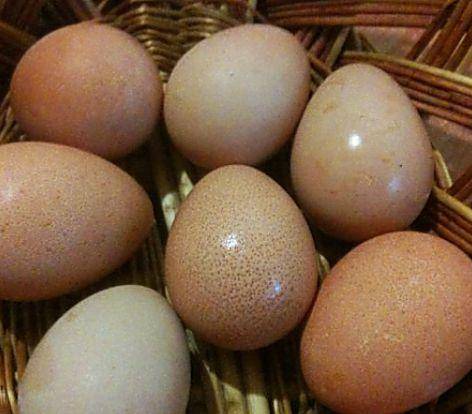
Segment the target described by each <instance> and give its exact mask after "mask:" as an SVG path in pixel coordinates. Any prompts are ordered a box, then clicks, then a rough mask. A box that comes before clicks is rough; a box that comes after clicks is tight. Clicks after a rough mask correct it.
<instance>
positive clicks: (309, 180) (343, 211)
mask: <svg viewBox="0 0 472 414" xmlns="http://www.w3.org/2000/svg"><path fill="white" fill-rule="evenodd" d="M291 175H292V181H293V185H294V189H295V192H296V194H297V197H298V200H299V201H300V203H301V205H302V206H303V208H304V210H305V211H306V212H307V214H308V215H309V216H310V218H311V219H312V220H313V222H314V223H315V224H316V225H317V227H319V228H320V229H321V230H323V231H324V232H325V233H328V234H330V235H331V236H334V237H336V238H339V239H343V240H346V241H363V240H366V239H369V238H371V237H374V236H376V235H379V234H382V233H387V232H391V231H398V230H404V229H406V228H407V227H408V226H409V225H410V224H411V223H412V222H413V220H415V218H416V217H417V216H418V215H419V213H420V212H421V210H422V209H423V207H424V205H425V203H426V201H427V199H428V196H429V194H430V191H431V187H432V184H433V175H434V162H433V154H432V148H431V144H430V141H429V138H428V135H427V133H426V130H425V128H424V125H423V123H422V120H421V118H420V117H419V115H418V113H417V111H416V109H415V108H414V107H413V105H412V103H411V101H410V100H409V99H408V97H407V95H406V94H405V93H404V92H403V90H402V89H401V87H400V86H399V85H398V84H397V83H396V82H395V81H394V80H393V79H392V78H391V77H390V76H389V75H387V74H386V73H385V72H383V71H382V70H380V69H377V68H375V67H373V66H369V65H364V64H354V65H348V66H345V67H343V68H341V69H339V70H337V71H335V72H334V73H333V74H332V75H331V76H329V77H328V78H327V79H326V81H325V82H324V83H323V84H322V85H321V86H320V88H319V89H318V90H317V91H316V93H315V94H314V96H313V97H312V99H311V100H310V102H309V104H308V106H307V109H306V111H305V113H304V114H303V118H302V120H301V122H300V126H299V128H298V130H297V133H296V136H295V141H294V145H293V150H292V159H291Z"/></svg>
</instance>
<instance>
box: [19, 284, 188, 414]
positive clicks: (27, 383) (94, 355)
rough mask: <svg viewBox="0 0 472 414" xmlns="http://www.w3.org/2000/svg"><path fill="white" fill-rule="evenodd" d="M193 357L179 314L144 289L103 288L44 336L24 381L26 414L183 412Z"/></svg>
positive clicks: (21, 397)
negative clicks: (191, 357) (190, 353)
mask: <svg viewBox="0 0 472 414" xmlns="http://www.w3.org/2000/svg"><path fill="white" fill-rule="evenodd" d="M189 387H190V358H189V352H188V350H187V346H186V342H185V334H184V330H183V329H182V326H181V324H180V321H179V319H178V318H177V315H176V314H175V312H174V311H173V310H172V309H171V307H170V306H169V304H168V303H167V302H166V300H165V299H164V298H163V297H162V296H161V295H159V294H158V293H157V292H154V291H153V290H151V289H149V288H145V287H142V286H132V285H129V286H119V287H114V288H111V289H107V290H105V291H102V292H100V293H97V294H95V295H93V296H91V297H89V298H87V299H85V300H83V301H82V302H80V303H79V304H77V305H76V306H74V307H73V308H72V309H71V310H69V311H68V312H67V313H66V314H65V315H64V316H62V318H61V319H59V320H58V321H57V322H56V323H55V324H54V325H53V326H52V328H51V329H50V330H49V331H48V332H47V334H46V336H45V337H44V338H43V339H42V340H41V342H40V343H39V345H38V346H37V348H36V349H35V350H34V352H33V355H32V357H31V359H30V361H29V363H28V365H27V367H26V371H25V374H24V376H23V378H22V380H21V382H20V386H19V407H20V412H21V414H64V413H67V414H98V413H101V414H124V413H133V414H184V413H185V407H186V405H187V400H188V395H189Z"/></svg>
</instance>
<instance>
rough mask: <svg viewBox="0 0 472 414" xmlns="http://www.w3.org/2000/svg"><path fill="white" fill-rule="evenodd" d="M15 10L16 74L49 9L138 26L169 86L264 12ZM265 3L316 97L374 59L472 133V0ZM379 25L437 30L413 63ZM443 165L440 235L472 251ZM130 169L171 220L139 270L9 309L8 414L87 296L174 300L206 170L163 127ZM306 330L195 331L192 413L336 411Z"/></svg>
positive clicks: (453, 396)
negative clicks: (64, 321) (233, 347)
mask: <svg viewBox="0 0 472 414" xmlns="http://www.w3.org/2000/svg"><path fill="white" fill-rule="evenodd" d="M4 3H5V4H6V5H5V6H4V7H3V9H2V8H0V10H2V14H0V19H1V20H0V42H2V43H3V42H5V43H6V44H9V46H10V48H9V49H8V50H6V51H5V52H3V50H2V52H0V67H1V68H2V70H3V73H5V74H8V73H11V70H12V69H13V66H14V64H15V62H16V61H17V60H18V58H19V56H20V55H21V53H22V52H23V51H24V50H25V49H26V48H27V47H28V46H29V45H30V44H31V43H32V42H33V41H34V39H35V37H37V36H38V31H37V30H36V27H37V26H38V24H37V23H38V22H39V13H40V11H41V12H42V13H44V15H45V16H47V18H48V19H49V21H50V25H51V27H58V26H60V25H64V24H68V23H70V22H72V21H74V20H83V19H89V18H91V17H94V18H98V17H100V18H101V19H102V20H103V21H104V22H106V23H109V24H112V25H114V26H116V27H119V28H121V29H123V30H126V31H127V32H129V33H130V34H132V35H133V36H135V37H136V38H137V39H138V40H139V41H140V42H141V43H142V44H143V45H144V46H145V47H146V49H147V50H148V51H149V52H150V53H151V55H152V57H153V58H154V60H155V61H156V63H157V64H158V66H159V69H160V75H161V77H162V79H163V80H164V81H166V80H167V79H168V76H169V74H170V72H171V71H172V68H173V67H174V66H175V64H176V62H177V61H178V59H179V58H180V57H181V56H182V54H183V53H185V51H186V50H188V49H189V48H191V47H192V46H193V45H194V44H195V43H197V42H198V41H200V40H202V39H204V38H206V37H208V36H210V35H212V34H213V33H215V32H217V31H220V30H223V29H225V28H228V27H231V26H235V25H238V24H242V23H247V22H251V21H252V20H253V19H254V17H257V16H256V14H255V12H254V10H255V7H256V6H257V5H256V3H255V2H254V1H251V2H249V3H247V4H246V7H245V8H244V7H243V8H242V4H243V5H244V3H242V2H241V1H231V2H227V3H221V2H204V3H198V2H193V1H178V0H175V1H161V0H147V1H146V0H101V1H96V2H95V3H93V2H92V1H91V0H68V1H67V2H61V1H58V0H57V1H56V0H49V1H45V0H43V1H36V0H26V1H21V2H15V1H14V0H13V1H6V2H4ZM347 3H349V4H347ZM265 6H266V10H265V14H266V16H267V18H268V19H269V20H270V21H271V22H272V23H275V24H280V25H285V26H287V27H291V28H292V27H293V28H296V29H295V35H296V36H297V38H298V39H299V40H300V42H301V43H302V44H303V46H304V47H305V48H306V49H307V53H308V56H309V59H310V62H311V64H312V71H311V73H312V81H313V82H312V89H313V90H315V89H316V87H317V86H319V85H320V84H321V82H322V81H323V79H324V78H325V77H326V76H328V75H329V74H330V73H331V71H332V69H333V68H335V67H337V66H339V65H342V64H347V63H350V62H358V61H363V62H369V63H372V64H375V65H377V66H379V67H382V68H383V69H385V70H387V71H388V72H389V73H391V74H392V75H393V76H394V77H395V78H396V79H397V81H399V83H400V84H401V85H402V86H403V87H404V88H405V90H406V91H407V93H408V94H409V95H410V97H411V98H412V99H413V101H414V103H415V104H416V105H417V107H418V108H419V109H420V110H421V111H422V112H424V113H427V114H433V115H435V116H438V117H441V118H442V119H447V120H450V121H452V122H456V123H459V124H461V125H463V126H465V127H469V128H470V127H472V125H471V119H472V116H471V115H472V102H471V100H472V81H471V78H469V77H467V76H464V75H461V74H459V73H456V72H455V71H456V70H458V69H460V68H461V67H462V66H463V65H464V57H465V56H466V54H467V52H468V51H469V49H470V44H471V37H472V35H471V32H472V30H470V25H471V18H470V13H471V11H470V2H468V1H463V0H452V1H445V0H444V1H443V0H414V1H405V0H390V1H388V0H384V1H372V0H370V1H360V0H350V1H349V2H347V1H340V0H324V1H305V2H303V3H296V4H294V3H293V2H291V1H288V0H267V1H266V2H265ZM5 11H7V12H5ZM336 16H337V17H336ZM315 23H316V26H314V24H315ZM339 24H342V25H343V27H340V26H339ZM370 24H375V25H376V26H379V25H389V26H396V25H401V26H404V25H407V26H410V27H413V26H422V27H425V28H426V29H425V31H424V33H423V36H422V37H420V40H419V41H418V42H417V43H416V45H414V47H413V48H412V49H411V51H410V52H409V53H408V54H407V55H406V56H404V57H398V56H397V57H394V56H391V55H384V54H382V53H379V52H378V51H377V50H376V48H375V47H374V46H372V44H371V43H370V42H369V40H368V39H367V38H366V37H365V36H364V35H363V34H362V33H360V32H359V31H358V30H356V28H355V27H354V28H353V27H352V26H353V25H370ZM347 49H350V50H347ZM15 51H16V53H15ZM18 51H19V53H18ZM24 138H25V137H24V136H23V135H22V133H21V131H20V130H19V128H18V126H17V125H16V123H15V122H14V119H13V116H12V113H11V109H10V108H9V100H8V94H6V95H5V97H4V99H3V101H2V104H1V106H0V143H5V142H8V141H15V140H20V139H24ZM288 156H289V153H288V149H284V150H283V151H282V152H281V154H279V155H277V156H276V157H275V158H274V159H273V160H272V161H271V162H270V163H269V164H267V165H266V166H264V169H265V170H266V171H267V172H268V173H270V174H271V175H272V176H274V177H275V178H276V179H277V180H278V181H279V182H281V183H282V184H283V185H284V186H285V187H288V186H289V183H290V179H289V176H288V162H287V160H288ZM435 160H436V182H437V186H436V187H435V189H434V193H433V195H434V196H433V198H432V200H431V204H430V206H428V208H427V209H426V211H425V214H424V217H425V218H426V219H427V220H429V222H430V223H431V227H432V228H433V229H435V230H436V231H437V232H438V233H439V234H440V235H442V236H443V237H445V238H447V239H449V240H451V241H453V242H454V243H456V244H457V245H458V246H460V247H461V248H463V249H464V250H465V251H468V252H469V253H471V252H472V250H470V249H471V246H472V237H471V235H472V212H471V209H470V206H469V205H468V204H467V202H466V201H467V199H468V198H470V195H471V193H472V184H471V182H472V168H469V170H467V171H465V172H464V174H463V175H462V176H461V177H460V178H459V179H458V180H456V181H455V183H453V182H452V179H451V176H450V174H449V172H448V169H447V165H446V162H445V161H444V159H443V158H442V156H441V154H440V153H439V152H438V151H435ZM123 167H124V168H126V169H127V170H128V171H130V172H131V173H136V172H138V173H139V171H141V172H143V170H144V174H143V175H139V174H138V177H137V178H138V180H140V181H141V182H142V183H143V185H144V186H145V188H146V189H147V190H148V191H149V192H150V193H151V196H152V197H153V198H154V199H156V200H158V202H159V204H160V207H161V214H162V215H161V216H160V217H157V222H158V226H156V227H155V228H153V230H152V234H151V235H150V237H149V239H148V240H147V241H146V243H145V244H144V245H143V247H142V249H141V250H140V251H139V252H138V253H137V255H136V256H135V257H134V258H133V259H132V260H131V261H130V262H129V263H128V264H127V265H125V266H124V267H123V268H122V269H120V270H118V271H117V272H115V274H113V275H112V276H110V277H109V278H107V279H105V280H104V281H102V282H100V283H99V284H97V285H96V286H93V287H90V288H89V289H86V290H85V291H83V292H79V293H78V294H74V295H69V296H66V297H63V298H59V299H57V300H53V301H47V302H43V303H37V304H29V303H27V304H13V303H9V302H4V303H2V304H1V306H0V316H1V318H0V320H1V321H2V325H1V327H0V341H1V342H0V343H1V355H2V364H0V412H2V413H3V412H5V413H13V414H16V413H17V412H18V408H17V405H16V387H17V384H18V381H19V380H20V379H21V375H22V373H23V372H24V369H25V366H26V362H27V358H28V356H29V355H30V354H31V352H32V350H33V349H34V347H35V345H36V344H37V342H38V341H39V339H40V338H41V336H42V335H43V334H44V332H45V331H46V330H47V328H48V327H49V326H51V324H52V323H53V322H54V321H55V320H56V319H57V318H58V317H59V316H60V315H61V314H62V313H64V312H65V311H66V310H67V309H68V308H70V306H72V305H73V304H74V303H75V302H76V301H77V300H80V299H81V298H83V297H85V296H87V295H89V294H91V293H92V292H93V291H96V290H98V289H102V288H104V287H106V286H111V285H114V284H120V283H138V284H144V285H147V286H150V287H153V288H155V289H157V290H158V291H160V292H162V293H164V294H165V285H164V279H163V274H164V269H163V255H164V251H163V245H164V241H165V237H166V235H167V231H168V229H169V228H170V226H171V225H172V222H173V220H174V218H175V215H176V213H177V211H178V209H179V206H180V204H181V203H182V201H183V200H185V198H186V197H187V196H188V194H189V193H190V192H191V190H192V188H193V183H194V182H195V181H196V180H197V179H198V177H199V175H200V172H199V171H198V170H196V169H195V168H194V167H193V166H192V165H190V164H189V163H188V162H187V161H186V160H184V159H183V158H182V157H181V156H180V155H179V154H178V153H177V152H176V151H175V150H174V149H173V148H172V147H171V146H170V145H169V140H168V138H167V136H166V132H165V130H164V129H162V128H160V129H159V130H157V131H156V132H155V136H154V137H153V139H152V140H151V142H150V143H149V144H148V147H147V148H146V149H143V150H141V151H139V152H138V154H137V155H133V156H132V157H131V158H130V159H128V160H125V161H124V162H123ZM287 189H288V190H289V191H290V188H287ZM319 250H320V251H321V250H323V249H322V248H320V249H319ZM318 262H319V264H320V266H319V269H320V275H319V276H320V281H321V280H322V279H323V277H324V275H325V274H326V273H327V272H328V271H329V264H328V261H327V260H326V258H325V257H324V256H322V255H319V257H318ZM298 335H299V333H298V332H294V333H293V334H292V335H290V336H289V337H287V338H286V339H284V340H282V341H281V342H280V343H277V344H275V345H274V346H272V347H269V348H268V349H267V350H264V351H255V352H250V353H238V352H229V351H224V350H221V349H217V348H215V347H212V346H209V345H207V344H204V343H201V342H199V341H198V340H196V339H195V337H194V336H193V334H192V333H191V332H188V341H189V346H190V349H191V352H192V357H193V358H192V359H193V362H192V363H193V368H194V371H193V372H194V375H193V380H192V392H191V397H190V403H189V412H190V413H206V412H209V413H221V414H223V413H230V414H236V413H245V414H269V413H274V414H289V413H300V414H308V413H310V414H314V413H317V414H323V413H328V412H329V410H327V409H326V408H324V407H322V406H321V405H320V404H318V403H317V402H315V401H313V399H312V397H311V396H310V395H309V393H308V392H307V390H306V388H305V386H304V383H303V379H302V376H301V372H300V369H299V367H298V364H297V360H298ZM471 390H472V381H471V379H470V377H469V378H466V379H465V380H464V381H463V382H462V383H461V384H460V385H459V386H458V387H455V388H454V389H453V390H452V391H451V392H449V393H448V394H447V395H446V396H445V397H441V398H440V400H439V401H438V402H436V403H432V404H429V405H428V407H425V408H424V409H419V410H415V412H416V413H420V412H423V413H426V412H428V413H430V412H431V413H444V414H446V413H453V412H454V411H455V410H456V409H458V408H460V407H463V406H466V405H467V404H468V403H470V402H472V392H471Z"/></svg>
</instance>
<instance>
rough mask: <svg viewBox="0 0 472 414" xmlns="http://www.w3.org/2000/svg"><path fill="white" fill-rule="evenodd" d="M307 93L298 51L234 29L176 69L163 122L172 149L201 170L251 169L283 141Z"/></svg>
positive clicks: (268, 33)
mask: <svg viewBox="0 0 472 414" xmlns="http://www.w3.org/2000/svg"><path fill="white" fill-rule="evenodd" d="M309 91H310V68H309V64H308V59H307V56H306V52H305V51H304V49H303V47H302V46H301V45H300V43H299V42H298V41H297V40H296V39H295V37H294V36H293V35H292V34H291V33H289V32H287V31H285V30H283V29H280V28H277V27H274V26H269V25H262V24H252V25H242V26H239V27H235V28H231V29H228V30H224V31H222V32H219V33H217V34H216V35H214V36H212V37H210V38H208V39H206V40H204V41H202V42H200V43H199V44H198V45H197V46H195V47H194V48H192V49H191V50H190V51H189V52H187V53H186V54H185V55H184V56H183V57H182V59H181V60H180V61H179V62H178V63H177V66H176V67H175V69H174V71H173V72H172V74H171V76H170V79H169V83H168V85H167V89H166V96H165V101H164V115H165V121H166V124H167V128H168V130H169V133H170V136H171V138H172V141H173V142H174V144H175V146H176V147H177V148H178V149H179V150H180V151H181V152H182V154H183V155H185V156H186V157H187V158H189V159H190V160H191V161H192V162H193V163H195V164H197V165H199V166H201V167H206V168H216V167H219V166H222V165H227V164H251V165H254V164H258V163H260V162H262V161H264V160H266V159H267V158H269V157H270V156H271V155H273V154H274V153H275V152H276V151H278V150H279V149H280V148H281V147H282V146H283V144H284V143H285V142H286V141H287V140H288V139H289V138H290V136H291V134H292V132H293V131H294V129H295V127H296V125H297V123H298V121H299V119H300V116H301V114H302V112H303V109H304V108H305V105H306V102H307V100H308V94H309Z"/></svg>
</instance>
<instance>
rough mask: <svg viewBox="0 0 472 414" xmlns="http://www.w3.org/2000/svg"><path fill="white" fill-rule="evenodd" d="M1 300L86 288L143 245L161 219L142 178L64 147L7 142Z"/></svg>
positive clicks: (0, 219)
mask: <svg viewBox="0 0 472 414" xmlns="http://www.w3.org/2000/svg"><path fill="white" fill-rule="evenodd" d="M0 211H1V214H0V236H1V237H0V298H1V299H9V300H37V299H46V298H50V297H53V296H58V295H60V294H63V293H66V292H70V291H72V290H75V289H78V288H80V287H83V286H85V285H87V284H89V283H91V282H93V281H96V280H97V279H99V278H100V277H102V276H105V275H106V274H108V273H110V272H111V271H112V270H115V269H116V268H117V267H119V266H120V265H122V264H123V263H124V262H125V261H126V260H127V259H129V258H130V256H131V255H132V254H133V253H134V252H135V251H136V250H137V249H138V247H139V246H140V244H141V243H142V241H143V240H144V239H145V238H146V236H147V234H148V232H149V230H150V229H151V226H152V223H153V220H154V218H153V217H154V216H153V208H152V204H151V201H150V200H149V197H148V196H147V194H146V193H145V192H144V190H143V189H142V188H141V187H140V186H139V185H138V183H136V181H135V180H134V179H133V178H132V177H130V176H129V175H128V174H126V173H125V172H124V171H122V170H120V169H119V168H118V167H116V166H115V165H113V164H112V163H110V162H108V161H105V160H103V159H101V158H99V157H97V156H96V155H93V154H90V153H87V152H84V151H81V150H78V149H76V148H71V147H67V146H64V145H59V144H51V143H44V142H21V143H13V144H6V145H1V146H0Z"/></svg>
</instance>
